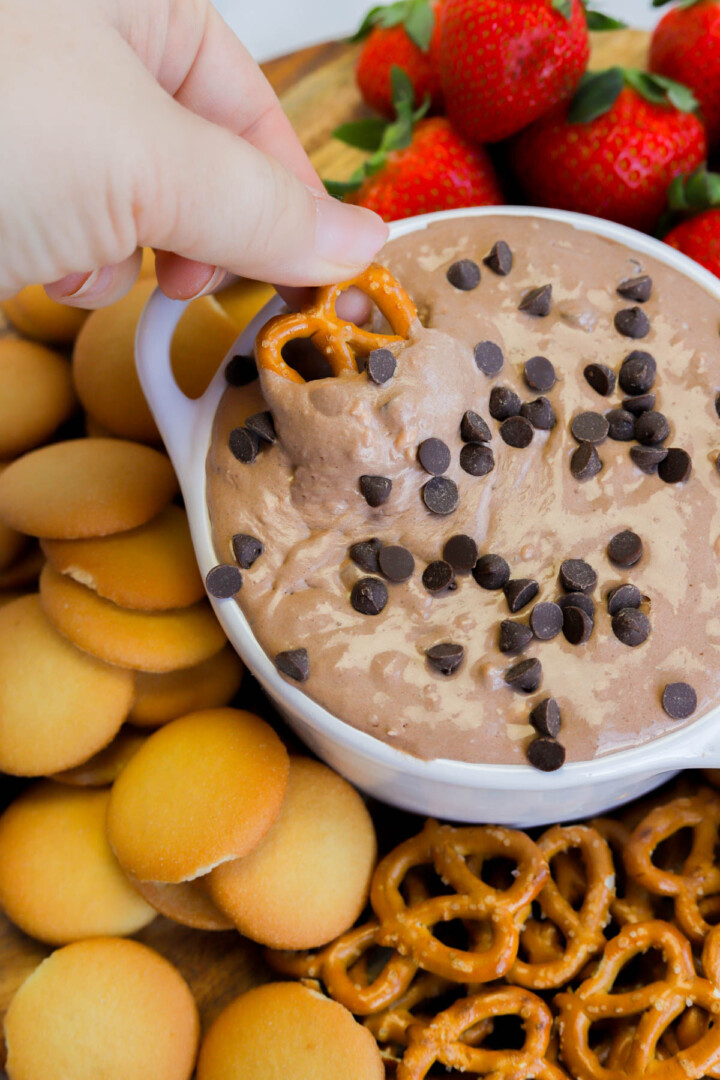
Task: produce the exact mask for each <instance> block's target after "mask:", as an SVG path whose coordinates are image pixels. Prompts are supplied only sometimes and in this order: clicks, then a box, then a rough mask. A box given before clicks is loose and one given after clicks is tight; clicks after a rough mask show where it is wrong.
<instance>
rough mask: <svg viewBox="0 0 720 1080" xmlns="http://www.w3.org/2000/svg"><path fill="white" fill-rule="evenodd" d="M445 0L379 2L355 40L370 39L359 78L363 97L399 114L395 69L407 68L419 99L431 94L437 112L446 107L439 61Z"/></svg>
mask: <svg viewBox="0 0 720 1080" xmlns="http://www.w3.org/2000/svg"><path fill="white" fill-rule="evenodd" d="M441 6H442V5H441V2H440V0H434V2H430V0H399V2H398V3H394V4H388V5H387V7H376V8H373V9H372V10H371V11H369V12H368V14H367V15H366V16H365V19H364V20H363V23H362V25H361V27H360V29H359V30H358V32H357V34H355V36H354V38H353V39H352V40H353V41H361V40H363V39H364V40H365V43H364V45H363V47H362V49H361V50H360V55H359V56H358V61H357V66H356V68H355V78H356V80H357V84H358V87H359V89H360V93H361V94H362V98H363V101H364V102H365V104H366V105H369V106H370V108H371V109H375V110H376V112H379V113H382V115H383V116H387V117H390V118H392V117H393V116H394V115H395V110H394V107H393V99H392V86H391V79H390V72H391V71H392V68H393V67H399V68H402V69H403V71H404V72H405V73H406V74H407V76H408V78H409V79H410V82H411V83H412V85H413V88H414V90H415V100H416V101H424V100H425V97H429V98H430V108H431V109H432V111H433V112H440V111H441V110H442V87H441V86H440V71H439V69H438V63H437V52H438V44H439V40H440V20H439V15H440V8H441Z"/></svg>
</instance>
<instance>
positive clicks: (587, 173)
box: [512, 68, 706, 231]
mask: <svg viewBox="0 0 720 1080" xmlns="http://www.w3.org/2000/svg"><path fill="white" fill-rule="evenodd" d="M696 105H697V102H696V101H695V98H694V97H693V95H692V94H691V92H690V91H689V90H688V89H687V88H686V87H684V86H680V85H679V84H678V83H675V82H672V81H671V80H669V79H666V78H664V77H663V76H660V75H650V74H648V73H647V72H643V71H636V70H635V69H632V68H610V69H609V70H608V71H604V72H600V73H596V74H592V75H588V76H586V77H585V79H584V80H583V82H582V84H581V86H580V89H579V90H578V93H577V94H576V96H575V98H574V100H573V102H572V104H571V105H569V106H568V105H561V106H558V107H557V108H556V109H554V110H553V112H552V113H550V114H549V115H548V116H545V117H543V118H542V120H539V121H537V122H536V123H535V124H533V125H532V126H531V127H529V128H528V129H527V130H526V131H523V132H522V133H521V134H520V135H519V136H518V138H517V140H516V142H515V145H514V147H513V149H512V162H513V166H514V169H515V173H516V175H517V178H518V180H519V181H520V183H521V184H522V186H523V187H524V189H525V191H526V194H527V196H528V197H529V199H531V200H532V201H533V202H534V203H536V204H538V205H540V206H556V207H559V208H560V209H563V210H577V211H579V212H580V213H585V214H594V215H595V216H596V217H603V218H609V219H610V220H611V221H619V222H621V224H623V225H632V226H634V227H635V228H636V229H644V230H647V231H650V230H652V229H653V228H654V227H655V226H656V225H657V223H658V220H659V218H660V216H661V214H662V212H663V210H664V208H665V205H666V193H667V189H668V186H669V184H670V181H671V180H672V179H673V177H674V176H677V175H678V174H679V173H683V172H687V171H689V170H691V169H694V168H696V167H697V166H698V165H699V164H700V163H701V162H702V161H704V159H705V156H706V142H705V131H704V129H703V126H702V124H701V123H700V121H699V120H698V118H697V117H696V116H695V115H694V113H693V112H692V110H693V109H694V108H695V107H696Z"/></svg>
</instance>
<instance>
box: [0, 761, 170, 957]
mask: <svg viewBox="0 0 720 1080" xmlns="http://www.w3.org/2000/svg"><path fill="white" fill-rule="evenodd" d="M109 800H110V792H109V790H108V789H105V790H102V791H95V790H92V789H90V788H87V789H84V790H81V789H79V788H77V789H73V788H69V787H62V786H61V785H60V784H54V783H53V782H52V781H50V780H46V781H45V782H43V783H40V784H35V785H34V786H33V787H31V788H29V789H28V790H27V791H25V792H23V794H22V795H20V796H19V798H17V799H16V800H15V802H13V803H12V804H11V805H10V806H9V807H8V809H7V810H6V811H5V813H4V814H3V815H2V817H0V907H1V908H2V909H3V910H4V912H5V914H6V915H7V916H8V918H9V919H10V920H11V921H12V922H14V923H15V924H16V926H19V927H20V929H21V930H24V931H25V933H26V934H29V935H30V936H31V937H34V938H38V940H40V941H44V942H47V944H49V945H66V944H67V943H69V942H71V941H79V940H80V939H81V938H87V937H100V936H104V935H106V934H114V935H118V936H120V935H124V934H134V933H136V932H137V931H138V930H141V929H142V927H143V926H147V925H148V923H150V922H152V920H153V919H154V918H155V909H154V908H153V907H152V906H151V905H149V904H148V903H146V901H145V900H143V898H142V897H141V896H140V895H139V893H137V892H136V890H135V889H133V887H132V885H131V884H130V883H129V881H128V880H127V878H126V877H125V875H124V874H123V872H122V870H121V869H120V867H119V865H118V862H117V860H116V858H115V856H114V855H113V853H112V851H111V850H110V845H109V844H108V841H107V835H106V832H105V815H106V813H107V806H108V802H109Z"/></svg>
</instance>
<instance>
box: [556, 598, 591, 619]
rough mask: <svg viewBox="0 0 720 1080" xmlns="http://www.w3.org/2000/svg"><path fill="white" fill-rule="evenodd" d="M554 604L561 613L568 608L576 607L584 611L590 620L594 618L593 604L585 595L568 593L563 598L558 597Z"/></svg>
mask: <svg viewBox="0 0 720 1080" xmlns="http://www.w3.org/2000/svg"><path fill="white" fill-rule="evenodd" d="M556 603H557V606H558V607H559V608H561V609H562V610H563V611H565V610H566V609H567V608H569V607H577V608H580V610H581V611H584V612H585V614H586V615H589V616H590V618H591V619H594V618H595V602H594V601H593V599H592V597H591V596H588V595H587V594H586V593H581V592H570V593H567V594H566V595H565V596H560V597H558V599H557V601H556Z"/></svg>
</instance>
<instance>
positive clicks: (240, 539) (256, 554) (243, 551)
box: [232, 533, 265, 570]
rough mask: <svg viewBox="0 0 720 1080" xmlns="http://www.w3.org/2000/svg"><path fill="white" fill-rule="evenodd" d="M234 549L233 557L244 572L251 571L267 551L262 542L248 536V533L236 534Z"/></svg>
mask: <svg viewBox="0 0 720 1080" xmlns="http://www.w3.org/2000/svg"><path fill="white" fill-rule="evenodd" d="M232 547H233V555H234V556H235V558H236V560H237V562H238V565H239V566H241V567H242V568H243V570H249V569H250V567H251V566H252V564H253V563H254V562H255V560H256V559H259V558H260V556H261V555H262V553H263V552H264V550H265V545H264V544H263V542H262V541H261V540H258V539H257V537H255V536H248V535H247V533H236V534H235V536H233V538H232Z"/></svg>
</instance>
